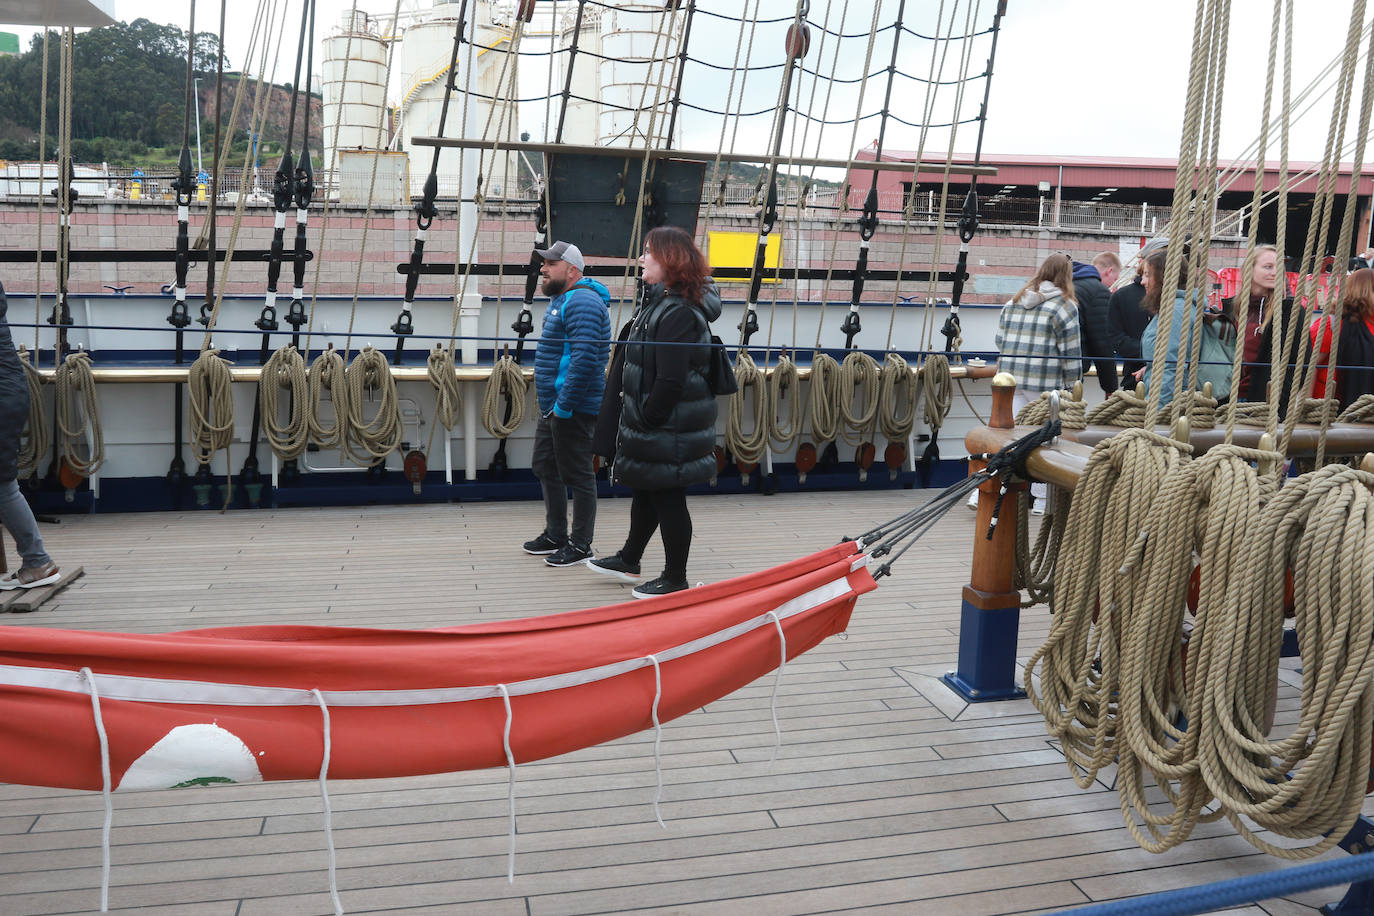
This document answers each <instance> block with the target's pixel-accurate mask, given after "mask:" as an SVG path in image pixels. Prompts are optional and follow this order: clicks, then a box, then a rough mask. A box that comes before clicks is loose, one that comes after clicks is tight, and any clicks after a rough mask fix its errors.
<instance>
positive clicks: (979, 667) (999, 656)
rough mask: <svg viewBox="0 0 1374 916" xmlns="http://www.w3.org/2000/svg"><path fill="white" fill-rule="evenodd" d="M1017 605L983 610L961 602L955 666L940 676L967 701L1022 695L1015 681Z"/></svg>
mask: <svg viewBox="0 0 1374 916" xmlns="http://www.w3.org/2000/svg"><path fill="white" fill-rule="evenodd" d="M1020 623H1021V608H1020V606H1019V605H1017V606H1015V607H1008V608H998V609H995V610H983V609H982V608H978V607H975V606H974V605H973V604H971V603H969V602H968V601H964V606H963V611H962V612H961V614H960V617H959V669H958V670H957V671H951V672H949V673H948V674H946V675H945V676H944V678H943V680H944V682H945V683H946V684H947V685H949V687H950V689H951V690H953V691H954V692H955V693H957V694H959V696H961V697H963V698H964V700H965V701H967V702H969V703H987V702H990V701H992V700H1018V699H1020V698H1022V697H1024V696H1025V695H1026V691H1025V690H1023V689H1022V688H1021V687H1020V686H1019V685H1018V684H1017V683H1016V633H1017V629H1018V627H1019V626H1020Z"/></svg>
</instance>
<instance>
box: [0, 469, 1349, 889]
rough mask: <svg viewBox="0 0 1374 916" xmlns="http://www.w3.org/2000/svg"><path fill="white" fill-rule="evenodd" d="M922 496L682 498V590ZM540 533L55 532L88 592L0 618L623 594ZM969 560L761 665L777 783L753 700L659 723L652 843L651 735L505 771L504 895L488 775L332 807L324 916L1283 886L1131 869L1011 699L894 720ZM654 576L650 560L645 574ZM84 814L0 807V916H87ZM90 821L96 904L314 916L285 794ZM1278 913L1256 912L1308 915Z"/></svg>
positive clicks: (523, 521) (593, 600) (941, 563)
mask: <svg viewBox="0 0 1374 916" xmlns="http://www.w3.org/2000/svg"><path fill="white" fill-rule="evenodd" d="M927 496H928V494H924V493H921V492H919V491H887V492H879V491H874V492H857V493H818V494H788V495H779V496H775V497H771V498H767V499H765V498H764V497H760V496H709V497H700V498H698V497H693V498H692V500H691V503H690V505H691V509H692V513H693V519H694V523H695V528H696V540H695V541H694V544H693V551H692V557H691V561H690V564H689V570H688V573H689V577H690V578H691V580H692V581H693V582H696V581H704V582H710V581H716V580H718V579H722V578H727V577H729V576H732V575H739V574H741V573H744V572H749V571H753V570H757V569H763V568H767V567H768V566H771V565H774V564H777V563H781V562H785V561H787V560H790V559H794V558H795V557H797V556H799V555H802V554H804V553H806V552H810V551H811V550H815V549H820V548H822V547H825V546H827V545H829V544H831V543H833V542H834V540H835V539H836V537H837V536H838V535H839V534H842V533H849V534H852V533H855V532H858V531H861V530H863V529H865V528H867V527H868V526H869V525H870V524H871V523H873V522H875V521H880V520H882V519H884V518H887V517H890V516H891V515H894V514H896V513H897V512H899V511H903V510H904V509H905V508H909V507H911V506H914V505H916V504H918V503H919V502H921V501H924V499H925V498H927ZM761 510H766V522H765V523H764V525H763V527H762V528H761V527H760V512H761ZM628 518H629V501H628V500H625V499H603V500H602V501H601V504H600V507H599V516H598V522H597V546H598V547H599V548H600V549H601V550H602V551H603V552H610V551H612V550H614V549H615V548H616V547H618V546H619V543H620V540H621V538H623V536H624V532H625V530H626V527H627V525H628ZM542 524H543V512H542V507H541V506H540V505H539V504H538V503H519V502H517V503H472V504H424V505H417V506H385V507H369V508H366V509H359V508H338V509H331V508H324V509H293V510H281V511H268V510H263V511H257V512H247V511H236V512H228V513H224V514H220V513H217V512H182V513H167V514H158V515H122V516H105V515H93V516H80V517H73V518H69V519H64V520H63V522H62V524H61V525H60V526H58V527H57V528H55V529H51V530H45V532H44V534H45V539H46V540H47V541H48V542H49V545H50V547H51V548H52V549H53V550H54V553H55V554H56V555H58V556H59V557H61V558H62V560H63V562H67V563H72V564H75V563H78V562H79V563H80V564H81V566H82V567H83V568H84V569H85V571H86V573H87V575H86V576H85V577H84V578H82V579H80V580H78V581H75V582H73V583H72V584H71V586H70V587H69V588H68V589H67V590H66V591H64V592H62V593H61V594H60V595H58V596H57V597H56V598H55V599H54V600H53V601H51V602H49V603H48V604H47V605H45V606H44V607H43V608H42V609H40V610H39V611H38V612H37V613H34V614H31V615H27V616H23V617H7V618H6V619H5V620H4V623H5V624H7V625H12V626H53V627H75V628H93V629H108V630H118V631H125V632H162V631H169V630H180V629H188V628H196V627H207V626H234V625H247V624H258V623H293V624H318V625H348V626H377V627H433V626H456V625H461V624H465V623H471V622H479V621H487V620H498V619H509V618H513V617H520V616H526V615H537V614H546V613H556V612H559V611H563V610H570V609H573V608H578V607H593V606H597V605H601V604H607V603H615V602H618V601H623V600H627V599H629V594H628V590H627V589H626V588H624V587H622V586H619V585H617V584H615V583H611V582H608V581H607V580H605V579H603V578H601V577H598V576H594V575H591V574H590V573H588V572H587V571H585V570H581V569H575V568H574V569H564V570H555V569H550V568H548V567H545V566H543V565H542V563H541V562H540V560H539V559H538V558H534V557H528V556H525V555H524V554H523V553H522V552H521V551H520V549H519V544H520V542H521V541H523V540H525V539H526V538H528V537H530V536H532V535H533V534H534V533H535V532H537V531H538V530H539V529H540V527H542ZM974 536H975V532H974V530H973V517H972V515H971V514H970V513H967V512H963V511H960V510H959V509H957V508H956V510H955V511H954V512H952V513H951V514H950V515H949V516H947V517H946V518H945V519H944V520H943V521H941V522H940V523H939V524H938V525H937V526H936V528H935V529H934V530H933V531H932V532H931V533H930V534H928V535H927V536H926V538H925V539H924V540H923V541H921V542H919V543H918V544H917V545H916V547H915V548H913V550H912V551H911V552H910V553H909V554H908V555H907V557H906V558H905V560H904V562H903V563H901V564H899V565H898V566H897V567H896V574H895V575H894V576H893V577H892V578H890V579H886V580H884V581H883V582H882V585H881V587H880V589H879V590H878V591H877V592H876V593H874V594H872V595H870V596H866V597H865V598H864V599H863V600H861V602H860V603H859V606H858V608H857V610H856V612H855V615H854V618H853V621H852V623H851V626H850V632H849V634H848V638H847V639H845V640H829V641H827V642H826V643H824V644H822V645H821V646H819V647H817V648H816V649H815V650H813V651H812V652H811V653H809V654H808V655H806V656H803V657H802V658H801V659H798V660H796V661H795V662H793V663H791V664H789V665H788V667H787V669H786V670H785V672H784V674H783V677H782V681H781V685H780V687H779V688H778V692H777V698H776V709H777V714H778V718H779V722H780V725H781V727H782V732H783V745H782V748H781V750H780V751H779V753H778V756H777V760H776V761H775V762H773V763H771V764H770V763H769V762H768V760H769V757H770V756H771V755H772V747H773V741H774V737H773V725H772V719H771V710H772V708H773V705H774V704H773V678H772V676H771V675H770V676H768V677H766V678H763V679H760V680H759V681H758V682H756V683H754V684H750V685H748V686H746V687H745V688H743V689H741V690H740V691H738V692H737V693H735V694H734V695H732V696H730V697H726V698H723V699H721V700H720V701H718V702H715V703H712V704H710V705H709V707H707V708H706V709H704V710H700V711H698V712H695V713H692V714H689V715H687V716H684V717H682V718H681V719H679V720H677V721H674V722H671V723H668V724H667V725H665V728H664V731H663V780H664V800H663V806H662V810H663V814H664V818H665V820H666V821H667V825H668V829H667V830H666V831H665V830H662V829H661V828H659V827H658V825H657V824H656V823H655V822H654V820H653V809H652V799H653V795H654V785H655V775H654V762H653V748H652V737H653V736H652V735H651V734H640V735H634V736H629V737H627V738H625V739H622V740H620V741H617V742H612V743H610V744H608V745H604V746H601V747H596V748H589V749H586V750H584V751H580V752H577V753H574V754H570V755H567V756H565V757H563V758H559V759H557V760H551V761H542V762H537V763H531V764H524V765H522V766H520V767H519V768H518V771H517V782H516V786H517V811H518V814H519V821H518V829H519V834H518V838H517V839H518V842H517V849H518V855H517V860H516V870H517V879H516V882H515V884H514V885H509V884H507V883H506V879H505V868H506V860H505V850H506V843H507V835H506V831H507V829H508V822H507V819H506V773H505V772H504V771H502V770H493V771H484V772H477V773H457V774H437V775H433V776H425V777H417V778H414V779H391V780H369V781H360V782H331V783H330V787H329V788H330V797H331V801H332V803H333V808H334V823H335V831H336V832H335V841H336V844H337V847H338V850H339V853H338V855H339V867H340V871H339V881H340V887H341V889H342V890H341V893H342V897H343V902H344V905H345V907H346V908H347V909H348V910H349V911H350V912H387V913H453V912H472V913H482V914H487V913H492V914H498V916H504V914H506V913H511V914H515V913H519V914H526V916H532V914H544V913H559V914H571V913H606V912H620V911H623V912H639V911H661V912H675V913H732V914H733V913H741V912H744V913H748V914H749V916H765V914H770V913H776V914H793V913H818V912H832V911H833V912H844V911H851V912H852V911H860V910H862V911H864V912H873V913H884V912H891V913H898V912H901V913H917V914H922V913H930V914H944V913H950V912H961V913H989V914H992V913H1012V912H1033V911H1039V910H1047V909H1054V908H1060V907H1067V906H1072V905H1075V904H1079V903H1083V902H1085V901H1087V900H1090V899H1102V898H1107V897H1111V896H1113V895H1120V894H1124V893H1132V892H1135V891H1136V890H1140V889H1155V888H1157V887H1161V886H1175V885H1179V884H1187V883H1194V882H1197V881H1202V880H1208V879H1210V878H1220V877H1224V876H1227V875H1230V874H1233V873H1239V872H1241V871H1250V870H1270V869H1275V868H1281V867H1284V865H1285V863H1282V862H1278V861H1275V860H1271V859H1269V858H1267V857H1264V856H1261V855H1257V854H1255V853H1254V852H1253V850H1252V849H1251V848H1250V847H1249V846H1248V845H1246V844H1245V843H1244V842H1243V841H1241V840H1240V839H1239V838H1237V837H1235V836H1234V835H1233V834H1232V833H1231V830H1230V827H1229V825H1226V824H1219V825H1218V824H1213V825H1204V826H1203V827H1200V828H1199V829H1198V831H1197V834H1196V836H1195V837H1194V838H1193V839H1191V840H1189V841H1188V842H1187V843H1185V844H1183V846H1182V847H1180V848H1179V849H1176V850H1173V851H1171V852H1170V853H1168V854H1166V855H1162V856H1151V855H1149V854H1146V853H1143V852H1142V851H1140V850H1139V849H1137V848H1136V846H1135V844H1134V842H1133V841H1132V840H1131V838H1130V836H1129V834H1128V833H1127V832H1126V830H1125V829H1124V827H1123V826H1122V823H1121V814H1120V812H1119V810H1118V805H1117V801H1116V796H1115V794H1114V793H1112V792H1110V791H1108V790H1107V789H1106V788H1105V786H1103V785H1101V784H1095V785H1094V786H1093V788H1091V789H1090V790H1088V791H1080V790H1079V789H1077V787H1076V786H1074V784H1073V783H1072V781H1071V780H1070V778H1069V775H1068V768H1067V767H1066V765H1065V764H1064V761H1063V757H1062V755H1061V754H1060V752H1059V751H1058V749H1057V748H1055V747H1054V746H1053V745H1052V744H1051V743H1050V742H1049V741H1048V740H1047V738H1046V736H1045V734H1044V729H1043V725H1042V724H1041V723H1040V720H1039V718H1038V715H1037V714H1036V713H1035V712H1034V710H1033V709H1032V708H1031V707H1030V706H1029V704H1027V703H1026V702H1025V701H1019V702H1012V703H1006V704H992V705H990V706H980V707H964V708H958V707H956V706H955V705H952V704H946V705H947V706H948V707H949V708H948V709H946V710H945V711H942V709H945V707H944V706H941V707H939V708H937V706H936V705H935V704H933V703H932V702H931V701H930V700H929V699H927V698H926V697H925V696H923V695H922V693H921V692H920V690H919V689H918V687H920V686H923V685H924V686H926V688H927V689H929V685H928V684H926V682H924V681H921V680H920V678H922V677H926V678H928V677H930V676H933V675H938V674H940V673H942V672H943V671H944V670H946V669H948V668H950V667H953V666H954V663H955V657H956V652H957V646H958V626H959V592H960V589H961V587H962V586H963V585H964V584H965V580H966V578H967V567H968V557H969V555H970V548H971V544H972V540H973V537H974ZM661 562H662V550H661V547H660V545H659V544H658V543H657V542H654V543H652V544H651V546H650V549H649V550H648V552H647V553H646V556H645V560H644V564H645V566H646V567H647V568H648V569H650V570H654V569H656V568H657V566H658V564H661ZM1048 628H1049V616H1048V614H1047V613H1046V612H1045V610H1044V609H1043V608H1036V609H1031V610H1029V611H1026V612H1024V613H1023V615H1022V631H1021V639H1020V645H1019V647H1018V654H1019V655H1020V656H1021V657H1022V658H1024V657H1026V656H1028V655H1029V654H1030V652H1031V651H1033V650H1034V649H1035V648H1037V647H1038V645H1039V643H1040V641H1042V640H1043V639H1044V636H1045V634H1046V633H1047V632H1048ZM1297 683H1298V682H1297V681H1296V680H1294V679H1292V678H1289V679H1287V680H1285V681H1284V683H1283V686H1282V689H1281V699H1280V703H1279V716H1280V718H1281V720H1282V721H1293V720H1294V718H1295V716H1296V702H1297V700H1296V698H1297V696H1298V691H1297V689H1296V685H1297ZM1156 797H1157V796H1156ZM102 818H103V808H102V804H101V801H100V798H99V795H98V794H95V793H79V792H64V791H61V790H53V789H31V788H24V787H17V786H0V875H2V876H3V877H2V878H0V912H4V913H6V914H10V913H19V914H24V913H34V914H37V913H61V912H72V911H86V910H90V909H93V908H94V907H95V905H96V903H97V902H98V886H99V859H100V853H99V825H100V823H101V820H102ZM114 824H115V827H114V834H113V838H112V839H113V862H114V871H113V875H112V878H113V887H112V892H111V903H112V906H113V907H114V908H115V909H116V910H118V909H119V908H131V907H136V908H139V912H150V913H156V912H158V911H159V910H162V911H166V912H169V913H171V912H177V913H188V914H200V913H204V914H206V916H219V914H229V913H234V914H236V916H253V914H274V916H275V914H281V913H292V914H297V913H300V914H311V913H320V914H327V913H330V912H332V907H331V905H330V902H329V897H328V893H327V886H326V880H325V874H324V840H323V836H322V833H321V830H320V825H321V812H320V799H319V795H318V787H317V786H315V785H313V784H310V783H288V784H282V783H273V784H268V785H258V786H229V787H223V788H216V789H199V790H185V791H183V792H162V793H150V792H140V793H128V794H120V795H117V796H116V797H115V821H114ZM1132 876H1138V877H1132ZM1336 897H1339V893H1331V894H1328V895H1326V896H1323V897H1320V899H1335V898H1336ZM1303 899H1304V900H1307V899H1317V898H1307V897H1305V898H1303ZM1284 905H1285V906H1286V907H1289V908H1288V909H1284V910H1283V914H1284V916H1290V914H1291V916H1296V914H1298V913H1310V912H1313V911H1312V910H1311V909H1310V908H1308V907H1306V906H1305V904H1303V903H1297V902H1289V903H1285V904H1284ZM1243 911H1244V910H1242V912H1243Z"/></svg>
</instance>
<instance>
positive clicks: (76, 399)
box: [53, 350, 105, 477]
mask: <svg viewBox="0 0 1374 916" xmlns="http://www.w3.org/2000/svg"><path fill="white" fill-rule="evenodd" d="M53 381H54V382H55V383H56V388H57V404H56V409H55V410H54V412H53V414H54V416H53V419H54V422H55V423H56V424H57V451H58V454H59V455H60V456H61V457H62V460H63V461H65V462H66V463H67V464H68V465H70V466H71V468H72V470H74V471H76V473H78V474H80V475H81V476H82V477H90V476H91V475H92V474H94V473H95V472H96V471H98V470H100V466H101V465H102V464H104V463H105V434H104V432H103V431H102V430H101V428H100V398H99V397H98V396H97V395H96V393H95V376H94V375H93V374H92V373H91V355H90V354H89V353H87V352H85V351H84V350H82V351H78V352H76V353H69V354H67V358H66V359H65V360H63V361H62V365H60V366H58V367H57V372H56V374H55V375H54V378H53ZM88 436H89V440H88ZM87 448H89V450H90V451H89V455H88V457H82V455H83V454H85V453H86V449H87Z"/></svg>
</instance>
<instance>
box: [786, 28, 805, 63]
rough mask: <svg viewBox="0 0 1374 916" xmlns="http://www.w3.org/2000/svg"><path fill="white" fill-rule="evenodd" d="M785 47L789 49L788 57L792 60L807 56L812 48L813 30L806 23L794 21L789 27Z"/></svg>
mask: <svg viewBox="0 0 1374 916" xmlns="http://www.w3.org/2000/svg"><path fill="white" fill-rule="evenodd" d="M783 47H784V48H786V50H787V56H788V58H790V59H792V60H797V59H799V58H802V57H805V56H806V52H807V51H809V50H811V30H810V29H809V28H807V26H806V23H804V22H802V23H797V22H794V23H792V24H791V25H789V26H788V27H787V37H786V38H785V39H784V41H783Z"/></svg>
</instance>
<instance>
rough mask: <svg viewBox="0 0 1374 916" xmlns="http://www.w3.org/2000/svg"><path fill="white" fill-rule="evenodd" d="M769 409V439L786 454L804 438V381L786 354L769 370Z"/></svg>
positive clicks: (779, 357)
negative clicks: (799, 439) (802, 436)
mask: <svg viewBox="0 0 1374 916" xmlns="http://www.w3.org/2000/svg"><path fill="white" fill-rule="evenodd" d="M732 400H733V399H732ZM768 405H769V410H768V439H769V441H770V442H772V443H773V445H774V447H775V448H777V449H778V450H779V451H785V450H787V449H788V448H789V447H791V445H792V443H793V442H795V441H796V439H797V436H798V435H800V434H801V421H802V397H801V378H800V376H799V375H798V374H797V364H796V363H794V362H793V361H792V357H790V356H788V355H787V354H786V353H783V354H781V355H779V356H778V364H777V365H776V366H773V367H772V368H771V369H769V370H768Z"/></svg>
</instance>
